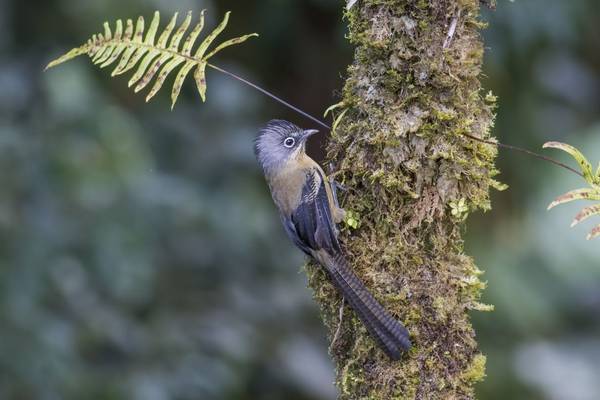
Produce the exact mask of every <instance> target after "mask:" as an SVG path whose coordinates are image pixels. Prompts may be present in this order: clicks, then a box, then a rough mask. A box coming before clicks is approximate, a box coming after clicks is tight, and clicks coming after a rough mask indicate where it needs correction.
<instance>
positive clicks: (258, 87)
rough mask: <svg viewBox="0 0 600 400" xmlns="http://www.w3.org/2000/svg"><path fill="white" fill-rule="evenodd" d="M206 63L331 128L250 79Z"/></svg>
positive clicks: (326, 127) (324, 126)
mask: <svg viewBox="0 0 600 400" xmlns="http://www.w3.org/2000/svg"><path fill="white" fill-rule="evenodd" d="M207 65H208V66H209V67H211V68H212V69H215V70H217V71H219V72H222V73H224V74H225V75H229V76H231V77H232V78H234V79H237V80H238V81H240V82H243V83H245V84H246V85H248V86H250V87H253V88H254V89H256V90H258V91H259V92H261V93H263V94H265V95H267V96H269V97H270V98H272V99H273V100H275V101H277V102H279V103H281V104H283V105H284V106H286V107H288V108H291V109H292V110H294V111H296V112H297V113H299V114H301V115H304V116H305V117H306V118H308V119H310V120H312V121H313V122H315V123H317V124H319V125H321V126H322V127H323V128H325V129H329V130H331V127H330V126H329V125H327V124H326V123H324V122H323V121H321V120H320V119H318V118H317V117H313V116H312V115H310V114H308V113H306V112H304V111H302V110H301V109H299V108H298V107H296V106H293V105H291V104H290V103H288V102H287V101H285V100H283V99H282V98H280V97H277V96H275V95H274V94H273V93H271V92H269V91H268V90H266V89H263V88H261V87H260V86H258V85H255V84H254V83H252V82H250V81H247V80H246V79H244V78H242V77H240V76H238V75H236V74H234V73H233V72H229V71H226V70H224V69H223V68H220V67H217V66H216V65H213V64H208V63H207Z"/></svg>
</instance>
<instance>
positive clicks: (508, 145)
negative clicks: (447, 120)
mask: <svg viewBox="0 0 600 400" xmlns="http://www.w3.org/2000/svg"><path fill="white" fill-rule="evenodd" d="M461 135H463V136H465V137H468V138H469V139H472V140H475V141H477V142H481V143H486V144H489V145H492V146H498V147H503V148H505V149H509V150H515V151H518V152H521V153H524V154H527V155H530V156H532V157H535V158H539V159H540V160H544V161H548V162H550V163H552V164H554V165H558V166H559V167H562V168H565V169H567V170H569V171H571V172H572V173H574V174H577V175H579V176H580V177H582V178H583V174H582V173H581V172H579V171H577V170H576V169H575V168H572V167H569V166H568V165H567V164H564V163H561V162H560V161H556V160H555V159H553V158H550V157H547V156H544V155H541V154H538V153H536V152H533V151H531V150H527V149H523V148H521V147H517V146H512V145H510V144H504V143H500V142H492V141H489V140H485V139H480V138H478V137H475V136H471V135H469V134H467V133H461Z"/></svg>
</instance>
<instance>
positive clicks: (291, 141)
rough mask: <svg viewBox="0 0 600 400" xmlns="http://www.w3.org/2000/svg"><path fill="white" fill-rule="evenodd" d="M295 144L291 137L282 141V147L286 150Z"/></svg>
mask: <svg viewBox="0 0 600 400" xmlns="http://www.w3.org/2000/svg"><path fill="white" fill-rule="evenodd" d="M295 144H296V139H294V138H293V137H291V136H290V137H288V138H286V139H285V140H284V141H283V145H284V146H285V147H287V148H288V149H291V148H292V147H294V145H295Z"/></svg>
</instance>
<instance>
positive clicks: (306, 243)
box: [286, 168, 340, 254]
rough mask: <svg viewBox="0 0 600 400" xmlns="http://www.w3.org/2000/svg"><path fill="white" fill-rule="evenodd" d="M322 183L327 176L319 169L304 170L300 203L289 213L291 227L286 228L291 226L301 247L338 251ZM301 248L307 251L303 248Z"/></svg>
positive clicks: (335, 234)
mask: <svg viewBox="0 0 600 400" xmlns="http://www.w3.org/2000/svg"><path fill="white" fill-rule="evenodd" d="M325 185H327V181H326V178H325V177H324V176H322V175H321V173H320V171H319V170H318V169H316V168H311V169H308V170H307V171H306V180H305V183H304V186H303V188H302V196H301V200H300V204H299V205H298V207H297V208H296V209H295V210H294V211H293V212H292V215H291V218H290V221H289V224H290V225H291V226H290V227H289V228H286V229H292V228H293V231H294V233H295V235H296V237H297V239H298V240H299V241H300V242H301V243H302V245H303V247H305V248H308V249H311V250H315V251H316V250H321V249H324V250H327V251H328V252H330V253H331V254H336V253H337V252H339V251H340V245H339V242H338V240H337V232H336V227H335V225H334V223H333V218H332V217H331V206H330V204H329V200H328V197H327V191H326V188H325ZM294 241H296V239H294ZM299 247H301V248H302V246H299ZM303 250H304V251H305V252H306V250H305V249H304V248H303Z"/></svg>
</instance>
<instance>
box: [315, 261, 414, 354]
mask: <svg viewBox="0 0 600 400" xmlns="http://www.w3.org/2000/svg"><path fill="white" fill-rule="evenodd" d="M318 259H319V261H320V262H321V263H322V264H323V266H324V267H326V268H327V270H328V272H329V274H330V276H331V279H332V280H333V282H334V284H335V285H336V286H337V287H338V289H339V290H341V292H342V293H343V295H344V298H345V299H346V300H347V301H348V303H349V304H350V306H351V307H352V308H353V309H354V311H355V312H356V314H357V315H358V317H359V318H360V320H361V321H362V323H363V324H365V326H366V327H367V330H368V331H369V333H370V334H371V336H372V337H373V338H374V339H375V340H376V341H377V343H378V344H379V346H380V347H381V348H382V349H383V350H384V351H385V353H386V354H387V355H388V356H389V357H390V358H391V359H393V360H398V359H399V358H400V357H401V356H402V352H404V351H407V350H408V349H409V348H410V340H409V334H408V331H407V330H406V328H405V327H404V326H403V325H402V324H401V323H400V322H398V321H397V320H396V319H395V318H394V317H393V316H392V315H391V314H390V313H388V312H387V311H386V310H385V308H383V306H382V305H381V304H380V303H379V302H378V301H377V300H376V299H375V298H374V297H373V295H372V294H371V293H370V292H369V291H368V289H367V288H366V287H365V285H364V284H363V283H362V281H361V280H360V279H359V278H358V277H357V276H356V275H355V274H354V272H352V270H351V269H350V267H349V266H348V263H347V262H346V260H345V258H344V256H343V255H342V254H338V255H336V256H335V257H331V256H330V255H328V254H323V253H321V254H319V257H318Z"/></svg>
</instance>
